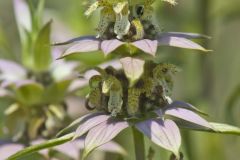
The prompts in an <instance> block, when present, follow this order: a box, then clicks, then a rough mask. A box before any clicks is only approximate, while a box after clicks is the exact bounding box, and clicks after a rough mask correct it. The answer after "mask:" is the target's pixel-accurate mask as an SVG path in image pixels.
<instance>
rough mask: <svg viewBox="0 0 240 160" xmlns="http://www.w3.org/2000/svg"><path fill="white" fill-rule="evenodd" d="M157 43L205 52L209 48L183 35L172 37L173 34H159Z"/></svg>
mask: <svg viewBox="0 0 240 160" xmlns="http://www.w3.org/2000/svg"><path fill="white" fill-rule="evenodd" d="M158 45H159V46H173V47H179V48H187V49H195V50H201V51H204V52H207V51H209V50H206V49H205V48H203V47H202V46H200V45H199V44H197V43H195V42H193V41H191V40H189V39H187V38H183V37H181V36H180V37H174V36H169V35H166V36H160V37H159V38H158Z"/></svg>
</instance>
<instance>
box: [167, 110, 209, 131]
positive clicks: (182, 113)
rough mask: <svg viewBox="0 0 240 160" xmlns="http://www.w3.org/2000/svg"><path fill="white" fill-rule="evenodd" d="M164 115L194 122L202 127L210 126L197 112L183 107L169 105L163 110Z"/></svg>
mask: <svg viewBox="0 0 240 160" xmlns="http://www.w3.org/2000/svg"><path fill="white" fill-rule="evenodd" d="M164 114H165V115H169V116H173V117H176V118H179V119H182V120H185V121H188V122H190V123H194V124H197V125H200V126H203V127H207V128H212V127H211V125H210V124H209V123H208V122H207V121H206V120H205V119H203V118H202V117H200V116H199V115H198V114H196V113H194V112H193V111H190V110H187V109H185V108H177V107H170V108H167V109H166V110H165V112H164Z"/></svg>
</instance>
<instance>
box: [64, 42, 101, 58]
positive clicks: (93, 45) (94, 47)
mask: <svg viewBox="0 0 240 160" xmlns="http://www.w3.org/2000/svg"><path fill="white" fill-rule="evenodd" d="M100 44H101V42H100V40H99V39H97V38H94V39H83V40H80V41H77V42H76V43H75V44H74V45H73V46H71V47H70V48H68V49H67V50H66V51H65V52H64V53H63V55H62V56H61V57H60V59H61V58H64V57H66V56H68V55H71V54H74V53H81V52H94V51H98V50H99V49H100Z"/></svg>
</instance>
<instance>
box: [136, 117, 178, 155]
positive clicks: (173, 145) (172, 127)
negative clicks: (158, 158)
mask: <svg viewBox="0 0 240 160" xmlns="http://www.w3.org/2000/svg"><path fill="white" fill-rule="evenodd" d="M136 127H137V129H138V130H139V131H141V132H142V133H143V134H144V135H146V136H147V137H148V138H149V139H151V141H153V142H154V143H156V144H157V145H159V146H161V147H163V148H165V149H167V150H169V151H172V152H173V153H174V154H175V155H178V154H179V148H180V145H181V135H180V131H179V129H178V127H177V125H176V124H175V123H174V122H173V121H172V120H164V121H163V120H162V119H155V120H147V121H144V122H141V123H138V124H136Z"/></svg>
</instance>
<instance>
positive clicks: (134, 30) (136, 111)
mask: <svg viewBox="0 0 240 160" xmlns="http://www.w3.org/2000/svg"><path fill="white" fill-rule="evenodd" d="M165 1H166V2H169V3H170V4H172V5H175V4H176V2H175V1H174V0H165ZM153 3H154V0H136V1H133V0H131V1H128V0H121V1H115V0H98V1H95V2H94V3H93V4H91V5H90V7H89V8H88V9H87V11H86V13H85V14H86V15H87V16H89V15H91V13H92V12H93V11H95V10H97V9H100V11H101V20H100V23H99V26H98V28H97V31H98V35H97V36H85V37H79V38H75V39H72V40H69V41H67V42H63V43H57V44H56V45H64V44H73V45H72V46H71V47H70V48H69V49H67V50H66V51H65V52H64V54H63V55H62V56H61V57H60V58H63V57H66V56H68V55H71V54H74V53H82V52H92V51H97V50H101V51H103V53H104V54H105V55H106V56H109V54H110V53H111V54H112V56H111V57H110V58H111V59H112V58H113V59H120V62H121V63H122V69H120V70H117V69H115V68H113V67H106V68H105V69H100V68H98V67H95V70H96V71H97V72H98V73H99V74H97V75H95V76H93V77H92V78H91V79H90V80H89V86H90V92H89V94H88V95H87V97H86V99H87V100H86V107H87V108H88V109H89V110H94V112H93V113H90V114H88V115H85V116H83V117H80V118H79V119H77V120H75V121H74V122H73V123H71V124H70V125H69V126H68V127H67V128H65V129H64V130H62V131H61V132H60V133H59V134H58V136H62V135H65V134H67V133H69V132H71V131H73V130H74V129H75V131H74V132H73V134H71V133H70V134H71V136H72V137H71V136H70V139H73V140H74V139H77V138H80V137H82V136H84V135H86V137H85V142H84V143H85V147H84V151H83V157H82V158H83V159H85V158H86V157H87V156H88V155H89V154H90V153H91V152H92V151H93V150H94V149H96V148H98V147H99V146H101V145H103V144H105V143H107V142H109V141H111V140H112V139H114V138H115V137H116V136H117V135H118V134H119V133H120V132H121V131H123V130H124V129H126V128H129V127H131V128H132V129H133V137H134V144H135V152H136V159H137V160H145V159H146V157H147V156H146V154H145V152H144V140H143V138H144V136H146V137H148V138H149V139H150V140H151V141H152V142H154V143H155V144H157V145H159V146H161V147H162V148H164V149H166V150H169V151H170V152H172V153H173V154H172V156H171V158H170V159H177V160H180V159H182V158H183V155H182V154H181V153H180V146H181V135H180V131H179V128H187V129H191V130H199V131H206V132H213V133H226V134H237V135H239V134H240V129H239V128H237V127H234V126H229V125H226V124H219V123H212V122H208V121H207V120H205V119H204V118H203V116H205V115H206V114H205V113H203V112H201V111H199V110H198V109H197V108H195V107H194V106H192V105H191V104H189V103H186V102H182V101H173V100H172V99H171V93H172V88H173V75H174V74H175V73H177V72H178V68H177V67H176V66H175V65H173V64H168V63H160V64H157V63H155V62H154V58H155V55H156V51H157V48H158V46H163V45H166V46H173V47H180V48H188V49H196V50H201V51H205V52H207V51H208V50H206V49H204V48H203V47H201V46H200V45H198V44H196V43H195V42H193V41H191V40H190V39H196V38H208V37H207V36H202V35H199V34H193V33H176V32H167V33H162V32H161V30H159V27H158V26H157V24H156V23H155V22H154V19H153V8H152V4H153ZM68 138H69V137H68ZM65 140H66V141H67V140H69V139H65ZM55 141H56V142H59V143H64V142H62V137H60V138H59V139H56V140H55ZM48 144H50V142H49V143H45V145H48ZM54 145H58V144H57V143H54V144H51V146H54ZM42 148H43V147H40V146H36V147H34V146H33V147H32V148H31V147H30V148H27V149H25V150H23V151H20V152H19V153H17V154H15V155H13V156H12V157H10V158H9V159H14V158H17V157H19V156H22V155H25V154H27V153H32V152H34V151H37V150H39V149H42Z"/></svg>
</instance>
